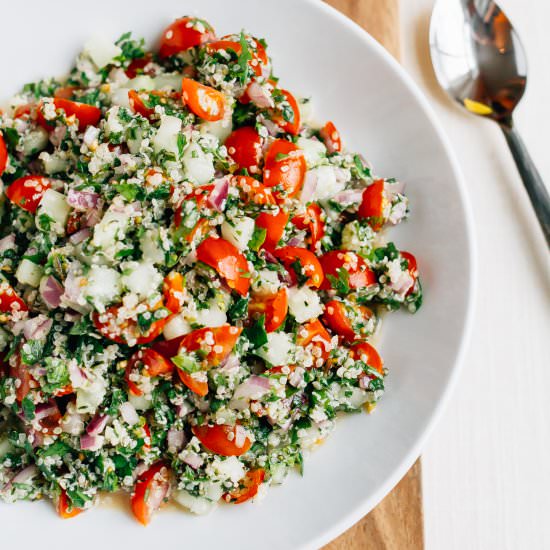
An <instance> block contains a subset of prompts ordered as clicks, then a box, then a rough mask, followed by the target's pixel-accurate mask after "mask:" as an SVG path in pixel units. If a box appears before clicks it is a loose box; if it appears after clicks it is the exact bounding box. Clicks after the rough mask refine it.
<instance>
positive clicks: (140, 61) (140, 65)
mask: <svg viewBox="0 0 550 550" xmlns="http://www.w3.org/2000/svg"><path fill="white" fill-rule="evenodd" d="M152 59H153V56H152V55H151V54H145V55H144V56H143V57H136V58H135V59H132V61H131V62H130V64H129V65H128V67H127V68H126V70H125V71H124V72H125V73H126V76H127V77H128V78H135V77H136V76H137V75H138V74H140V73H142V72H143V69H144V68H145V67H146V66H147V65H148V64H149V63H151V61H152Z"/></svg>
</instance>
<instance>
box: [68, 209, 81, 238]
mask: <svg viewBox="0 0 550 550" xmlns="http://www.w3.org/2000/svg"><path fill="white" fill-rule="evenodd" d="M82 214H83V213H82V212H78V211H77V210H73V211H72V212H71V213H70V214H69V217H68V218H67V227H66V228H65V231H66V232H67V235H72V234H73V233H76V232H77V231H79V230H80V229H81V228H82Z"/></svg>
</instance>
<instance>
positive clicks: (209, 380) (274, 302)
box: [0, 17, 422, 524]
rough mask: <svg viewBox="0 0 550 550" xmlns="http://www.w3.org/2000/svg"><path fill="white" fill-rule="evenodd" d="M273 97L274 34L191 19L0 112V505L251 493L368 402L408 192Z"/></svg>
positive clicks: (196, 501) (37, 86)
mask: <svg viewBox="0 0 550 550" xmlns="http://www.w3.org/2000/svg"><path fill="white" fill-rule="evenodd" d="M309 110H310V104H309V101H308V100H306V99H299V98H297V97H295V96H294V95H293V94H292V93H291V92H289V91H288V90H286V89H284V88H282V87H281V86H280V84H279V82H278V79H277V78H276V77H275V76H274V74H273V72H272V66H271V61H270V58H269V57H268V55H267V45H266V43H265V41H264V40H262V39H258V38H255V37H253V36H252V35H250V34H247V33H246V32H244V31H243V32H240V33H238V34H233V35H229V36H224V37H222V38H218V37H217V36H216V35H215V33H214V30H213V28H212V27H211V26H210V25H209V24H208V23H207V22H206V21H203V20H201V19H197V18H193V17H183V18H181V19H178V20H176V21H174V22H173V23H172V24H171V25H170V26H169V27H168V28H167V29H166V30H165V31H164V32H163V34H162V39H161V43H160V48H159V49H158V51H155V52H152V51H148V50H146V49H145V47H144V42H143V41H142V40H135V39H133V38H132V36H131V35H130V33H127V34H124V35H123V36H121V37H120V39H118V40H117V41H116V42H115V43H112V42H109V41H107V40H104V39H95V40H91V41H90V42H88V43H87V44H86V46H85V47H84V50H83V51H82V53H80V55H78V57H77V58H76V62H75V66H74V68H73V69H72V71H71V72H70V75H69V77H68V78H66V79H63V80H56V79H49V80H42V81H39V82H35V83H32V84H27V85H25V86H24V88H23V90H22V91H21V92H20V93H18V94H17V95H15V96H14V97H13V98H12V99H11V102H10V103H9V106H8V107H7V108H6V109H5V110H4V111H3V112H1V115H0V176H1V180H0V182H1V183H2V194H1V228H0V350H1V354H0V496H1V497H2V499H3V500H5V501H6V502H12V501H16V500H20V499H24V500H36V499H41V498H44V497H47V498H49V499H51V500H52V501H53V502H54V504H55V506H56V509H57V511H58V513H59V515H60V516H61V517H64V518H69V517H73V516H75V515H77V514H80V513H81V512H83V511H85V510H87V509H89V508H91V507H92V506H93V505H94V503H97V502H98V500H99V497H100V495H101V493H112V492H118V491H125V492H127V493H128V495H129V501H130V506H131V509H132V511H133V514H134V515H135V517H136V519H137V520H138V521H140V522H141V523H143V524H147V523H148V522H149V521H150V519H151V516H152V514H153V512H154V511H155V510H156V509H157V508H159V507H160V506H161V504H162V503H163V502H166V501H168V500H169V499H173V500H175V501H177V502H178V503H180V504H181V505H182V506H184V507H186V508H188V509H189V510H191V511H192V512H195V513H199V514H200V513H205V512H207V511H209V510H211V509H212V508H213V507H215V506H216V504H217V503H218V502H219V501H225V502H230V503H237V504H238V503H242V502H245V501H247V500H249V499H253V498H254V497H257V496H258V495H261V494H262V493H263V492H264V489H265V488H266V487H267V486H268V485H276V484H280V483H282V482H283V480H284V479H285V476H286V475H287V474H288V472H289V471H290V470H293V469H299V470H300V471H302V469H303V456H304V453H305V452H306V451H308V450H309V449H311V448H312V447H314V446H315V445H316V444H318V443H319V442H320V441H322V440H323V439H324V438H325V437H327V435H328V434H329V433H330V431H331V430H332V428H333V427H334V423H335V418H336V416H337V413H338V412H340V411H344V412H352V411H359V410H363V409H365V410H366V411H367V412H371V411H372V410H373V409H374V407H375V404H376V403H377V401H378V400H379V399H380V397H381V395H382V393H383V391H384V378H385V376H386V373H387V371H386V368H385V367H384V364H383V361H382V359H381V357H380V355H379V354H378V352H377V350H376V349H375V347H374V346H373V345H372V344H371V343H369V339H370V337H371V336H372V335H373V334H374V333H375V331H376V330H377V326H378V323H379V317H380V314H381V312H382V311H384V310H396V309H399V308H400V307H404V308H406V309H408V310H409V311H411V312H415V311H416V310H417V309H418V307H419V306H420V304H421V300H422V292H421V286H420V282H419V279H418V272H417V267H416V260H415V258H414V256H413V255H412V254H410V253H409V252H405V251H401V250H399V249H398V248H397V247H396V246H395V245H394V244H393V243H391V242H388V241H387V240H386V239H384V237H383V236H382V235H383V233H384V229H385V228H386V227H387V226H391V225H395V224H398V223H400V222H401V221H403V220H404V219H405V218H406V217H407V215H408V201H407V198H406V197H405V195H404V194H403V186H402V185H401V184H400V183H399V182H398V181H395V180H393V179H384V178H380V177H375V176H374V175H373V172H372V170H371V167H370V166H369V165H368V164H367V162H366V161H365V160H364V159H363V158H362V157H361V156H360V155H357V154H353V153H348V152H347V151H346V150H345V149H344V148H343V146H342V141H341V138H340V134H339V133H338V130H337V129H336V127H335V125H334V124H333V123H332V122H327V123H326V124H325V125H324V126H322V127H319V126H317V125H315V124H314V123H312V122H311V121H310V118H309V115H308V112H309Z"/></svg>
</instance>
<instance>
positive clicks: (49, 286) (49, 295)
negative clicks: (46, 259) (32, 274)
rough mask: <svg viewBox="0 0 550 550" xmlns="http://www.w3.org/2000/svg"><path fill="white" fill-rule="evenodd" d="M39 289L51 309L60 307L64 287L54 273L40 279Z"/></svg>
mask: <svg viewBox="0 0 550 550" xmlns="http://www.w3.org/2000/svg"><path fill="white" fill-rule="evenodd" d="M39 291H40V296H42V300H44V303H45V304H46V305H47V306H48V308H49V309H54V308H56V307H59V304H60V303H61V296H62V295H63V287H62V286H61V283H60V282H59V281H58V280H57V279H56V278H55V277H54V276H53V275H49V276H48V277H45V278H43V279H42V280H41V281H40V288H39Z"/></svg>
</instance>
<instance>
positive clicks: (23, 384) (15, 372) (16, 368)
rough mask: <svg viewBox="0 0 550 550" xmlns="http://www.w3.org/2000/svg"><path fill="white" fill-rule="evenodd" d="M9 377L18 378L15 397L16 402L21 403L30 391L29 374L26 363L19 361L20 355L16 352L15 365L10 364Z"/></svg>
mask: <svg viewBox="0 0 550 550" xmlns="http://www.w3.org/2000/svg"><path fill="white" fill-rule="evenodd" d="M9 369H10V377H12V378H15V379H16V380H19V382H20V383H19V386H18V387H17V388H16V390H15V398H16V399H17V402H18V403H21V402H22V401H23V399H25V397H27V395H28V394H29V392H30V391H31V375H30V372H29V368H28V367H27V365H24V364H23V362H22V361H21V357H20V355H19V354H17V359H16V361H15V365H10V367H9Z"/></svg>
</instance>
